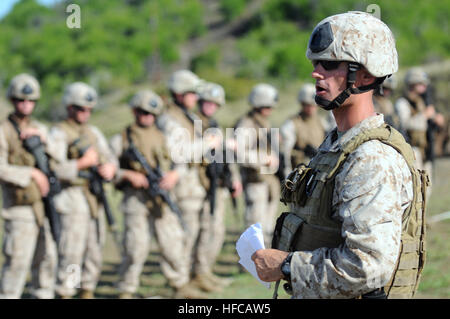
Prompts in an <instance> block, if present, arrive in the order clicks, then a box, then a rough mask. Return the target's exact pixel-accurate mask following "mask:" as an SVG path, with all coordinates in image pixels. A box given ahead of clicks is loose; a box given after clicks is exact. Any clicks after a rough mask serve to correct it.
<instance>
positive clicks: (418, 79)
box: [405, 67, 430, 86]
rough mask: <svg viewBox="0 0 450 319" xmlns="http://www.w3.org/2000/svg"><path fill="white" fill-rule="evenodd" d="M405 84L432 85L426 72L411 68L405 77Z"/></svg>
mask: <svg viewBox="0 0 450 319" xmlns="http://www.w3.org/2000/svg"><path fill="white" fill-rule="evenodd" d="M405 84H406V85H408V86H409V85H414V84H425V85H428V84H430V79H429V78H428V75H427V74H426V72H425V71H424V70H422V69H421V68H419V67H415V68H411V69H409V70H408V71H407V72H406V75H405Z"/></svg>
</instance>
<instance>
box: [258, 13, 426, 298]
mask: <svg viewBox="0 0 450 319" xmlns="http://www.w3.org/2000/svg"><path fill="white" fill-rule="evenodd" d="M368 46H370V47H371V48H373V51H370V52H369V51H367V47H368ZM307 57H308V59H310V60H311V61H312V63H313V65H314V70H313V72H312V77H313V78H314V79H315V80H316V88H317V90H316V102H317V103H318V104H319V105H321V106H322V107H323V108H325V109H327V110H333V113H334V117H335V118H336V123H337V129H336V130H334V131H333V132H331V134H329V135H328V136H327V138H326V140H325V141H324V143H323V144H322V145H321V146H320V148H319V152H318V154H317V155H316V156H315V157H314V158H313V159H312V160H311V162H310V163H309V164H308V167H307V168H303V169H297V170H296V171H294V172H293V173H292V174H291V175H290V176H289V177H288V179H287V181H286V183H285V185H284V186H283V190H282V193H283V195H282V200H283V201H284V202H286V203H289V205H290V210H291V212H290V213H286V214H283V215H282V216H283V217H280V219H279V220H278V221H277V226H278V227H277V229H276V231H275V234H276V236H274V241H273V244H274V247H275V248H277V249H264V250H258V251H256V253H255V254H254V255H253V257H252V258H253V260H254V262H255V265H256V269H257V272H258V275H259V277H260V278H261V279H262V280H265V281H277V280H280V279H283V278H284V279H286V280H287V281H288V283H287V284H286V285H285V287H286V288H287V291H289V292H290V293H291V294H293V297H294V298H359V297H362V298H377V299H384V298H386V297H388V296H389V297H390V298H411V297H412V296H413V295H414V292H415V291H416V289H417V283H418V278H419V277H420V273H421V271H422V268H423V263H424V246H423V245H424V231H425V225H424V209H425V208H424V207H423V205H424V203H423V200H422V199H423V197H424V188H423V187H425V185H423V187H422V186H421V183H423V182H425V178H426V175H423V174H422V173H421V172H419V171H418V170H417V169H416V168H415V167H414V156H413V152H412V150H411V147H410V146H409V145H408V144H407V143H406V142H405V140H404V139H403V137H402V135H401V134H400V133H398V132H397V131H396V130H395V129H393V128H390V127H388V126H387V125H386V124H385V123H384V121H383V115H381V114H375V113H374V109H373V102H372V94H373V93H372V90H374V89H377V88H378V86H379V85H380V84H381V83H382V81H383V80H384V79H385V78H386V77H387V76H389V75H391V74H393V73H395V72H396V71H397V69H398V62H397V51H396V49H395V40H394V37H393V35H392V32H391V31H390V30H389V28H388V27H387V26H386V25H385V24H384V23H383V22H381V20H379V19H377V18H375V17H374V16H372V15H370V14H367V13H365V12H354V11H353V12H348V13H344V14H339V15H334V16H331V17H328V18H326V19H324V20H322V21H321V22H319V24H318V25H317V26H316V28H315V29H314V31H313V33H312V35H311V38H310V40H309V43H308V49H307ZM403 221H404V222H403ZM406 260H408V262H405V261H406Z"/></svg>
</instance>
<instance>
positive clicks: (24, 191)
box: [12, 181, 42, 206]
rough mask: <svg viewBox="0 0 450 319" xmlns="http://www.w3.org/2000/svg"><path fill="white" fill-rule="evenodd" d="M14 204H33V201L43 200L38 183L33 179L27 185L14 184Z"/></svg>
mask: <svg viewBox="0 0 450 319" xmlns="http://www.w3.org/2000/svg"><path fill="white" fill-rule="evenodd" d="M12 194H13V196H14V197H13V198H14V199H13V202H14V205H17V206H21V205H32V204H33V203H36V202H39V201H41V199H42V198H41V193H40V191H39V188H38V186H37V184H36V183H35V182H34V181H31V183H30V185H28V186H27V187H17V186H13V190H12Z"/></svg>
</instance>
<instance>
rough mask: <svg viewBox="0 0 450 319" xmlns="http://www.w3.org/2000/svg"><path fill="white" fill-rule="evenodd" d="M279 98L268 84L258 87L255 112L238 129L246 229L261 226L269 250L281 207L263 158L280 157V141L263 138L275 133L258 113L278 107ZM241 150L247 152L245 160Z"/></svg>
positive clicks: (272, 175) (254, 95) (276, 185)
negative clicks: (278, 146) (269, 156)
mask: <svg viewBox="0 0 450 319" xmlns="http://www.w3.org/2000/svg"><path fill="white" fill-rule="evenodd" d="M277 94H278V93H277V91H276V89H275V88H274V87H272V86H270V85H268V84H258V85H256V86H255V87H254V88H253V89H252V92H251V93H250V96H249V101H250V105H251V106H252V107H253V109H252V110H251V111H250V112H248V113H247V114H246V115H245V116H244V117H242V118H241V119H239V120H238V122H237V123H236V125H235V135H236V141H237V144H238V146H237V147H238V149H237V155H238V158H237V160H238V164H239V166H240V175H241V178H242V186H243V188H244V196H245V206H246V207H245V225H246V226H247V227H248V226H250V225H252V224H255V223H261V226H262V229H263V232H264V239H265V241H266V246H267V245H268V243H269V242H270V238H271V237H272V232H273V226H274V223H275V218H276V214H277V211H278V207H279V196H280V182H279V180H278V178H277V177H276V176H275V172H271V170H270V169H268V168H267V166H266V162H265V161H264V160H263V159H262V158H263V157H264V155H269V154H272V155H273V156H277V157H278V153H277V152H276V151H275V150H273V149H272V147H273V146H274V145H275V143H277V142H278V141H277V139H278V138H279V137H278V134H273V135H276V136H272V137H271V138H270V141H269V138H265V136H263V135H264V133H267V134H268V135H271V132H272V130H271V126H270V123H269V120H268V119H266V118H264V117H263V116H262V115H261V114H260V113H259V112H258V111H257V109H258V108H260V107H275V105H276V102H277V100H278V98H277ZM260 129H262V130H260ZM242 150H244V152H245V153H244V157H243V158H242V156H241V155H242Z"/></svg>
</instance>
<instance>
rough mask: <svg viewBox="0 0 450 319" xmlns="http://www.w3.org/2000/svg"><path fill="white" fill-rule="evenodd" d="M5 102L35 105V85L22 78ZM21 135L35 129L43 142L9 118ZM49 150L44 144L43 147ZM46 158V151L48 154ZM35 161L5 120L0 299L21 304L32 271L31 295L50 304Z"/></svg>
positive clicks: (48, 250) (0, 148)
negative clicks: (34, 176) (22, 132)
mask: <svg viewBox="0 0 450 319" xmlns="http://www.w3.org/2000/svg"><path fill="white" fill-rule="evenodd" d="M8 97H9V98H18V99H27V100H38V99H39V97H40V88H39V83H38V82H37V81H36V79H34V78H32V77H31V76H30V75H27V74H20V75H18V76H16V77H14V78H13V80H12V81H11V84H10V87H9V91H8ZM9 117H11V119H12V120H13V121H15V122H16V123H17V124H18V125H19V128H20V130H21V131H22V130H23V129H25V128H26V127H33V128H37V129H38V130H39V131H40V132H41V134H42V135H43V136H44V137H45V138H46V139H47V142H48V137H47V132H48V130H47V128H46V127H45V126H44V125H43V124H41V123H39V122H38V121H35V120H32V119H30V120H27V121H21V120H19V119H18V118H17V116H15V115H14V114H13V113H11V114H10V115H9ZM47 146H48V144H47ZM47 151H48V152H50V151H49V149H47ZM34 165H35V160H34V157H33V155H32V154H31V153H29V152H28V151H27V150H25V149H24V147H23V146H22V140H21V139H20V138H19V135H18V133H17V131H16V130H15V129H14V126H13V125H12V124H11V122H10V121H9V120H8V119H5V120H3V121H2V123H1V124H0V182H1V185H2V194H3V208H2V217H3V219H4V232H3V255H4V264H3V268H2V275H1V283H0V298H20V297H21V295H22V292H23V289H24V287H25V281H26V278H27V274H28V272H29V271H30V270H31V294H32V296H33V297H35V298H53V297H54V285H55V269H56V263H57V260H56V258H57V254H56V245H55V242H54V241H53V238H52V235H51V232H50V226H49V223H48V220H47V218H45V217H44V214H45V213H44V205H43V202H42V200H41V195H40V192H39V189H38V186H37V184H36V183H35V182H34V180H33V179H32V178H31V169H32V167H34Z"/></svg>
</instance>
